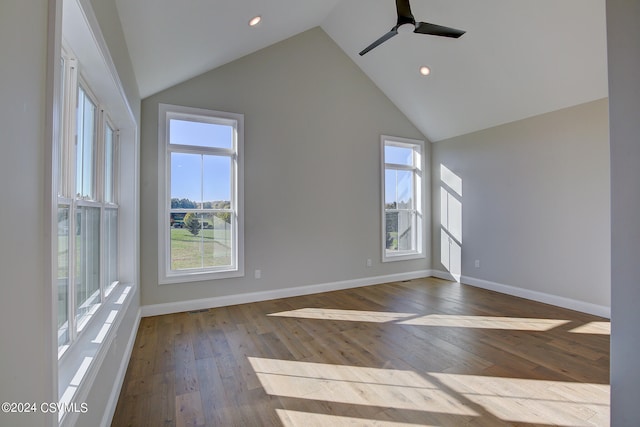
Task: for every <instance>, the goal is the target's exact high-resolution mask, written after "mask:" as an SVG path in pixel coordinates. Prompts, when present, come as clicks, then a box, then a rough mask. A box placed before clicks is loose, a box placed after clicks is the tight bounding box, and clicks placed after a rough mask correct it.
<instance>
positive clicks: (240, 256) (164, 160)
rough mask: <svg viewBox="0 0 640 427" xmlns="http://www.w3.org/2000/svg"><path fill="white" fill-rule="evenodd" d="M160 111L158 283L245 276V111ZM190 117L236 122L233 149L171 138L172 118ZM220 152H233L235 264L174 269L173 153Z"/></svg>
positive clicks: (165, 108) (171, 107) (164, 106)
mask: <svg viewBox="0 0 640 427" xmlns="http://www.w3.org/2000/svg"><path fill="white" fill-rule="evenodd" d="M158 110H159V115H158V283H159V284H161V285H162V284H172V283H182V282H194V281H206V280H215V279H226V278H232V277H242V276H244V115H243V114H237V113H229V112H223V111H215V110H208V109H202V108H192V107H185V106H179V105H170V104H159V108H158ZM171 119H188V120H195V121H202V122H206V123H216V124H225V125H232V126H233V127H234V129H235V132H234V133H235V135H234V144H233V145H234V146H233V147H232V148H231V149H226V148H211V147H199V146H191V145H175V144H170V141H169V121H170V120H171ZM172 152H183V153H185V152H186V153H194V154H219V155H226V156H229V157H230V158H231V160H232V162H231V163H232V167H231V174H232V177H231V186H232V189H231V191H232V195H231V199H232V200H231V204H232V206H231V209H232V222H233V225H232V234H231V238H232V240H233V242H232V248H233V251H232V261H231V266H221V267H207V268H200V269H197V268H194V269H188V270H186V269H185V270H172V269H171V259H170V257H171V246H170V245H171V235H170V233H171V228H170V219H169V218H170V212H171V153H172Z"/></svg>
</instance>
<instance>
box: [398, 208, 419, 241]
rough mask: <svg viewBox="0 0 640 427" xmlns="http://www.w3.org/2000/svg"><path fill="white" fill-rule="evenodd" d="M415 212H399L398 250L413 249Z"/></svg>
mask: <svg viewBox="0 0 640 427" xmlns="http://www.w3.org/2000/svg"><path fill="white" fill-rule="evenodd" d="M414 219H415V214H414V213H413V212H398V250H399V251H412V250H414V249H415V247H414V245H413V241H414V239H413V235H414V231H413V230H414V227H413V223H414Z"/></svg>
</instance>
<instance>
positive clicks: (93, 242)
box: [75, 206, 100, 330]
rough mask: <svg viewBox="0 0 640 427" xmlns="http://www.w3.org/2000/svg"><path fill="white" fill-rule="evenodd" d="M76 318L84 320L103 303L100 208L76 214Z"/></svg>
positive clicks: (80, 210)
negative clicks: (101, 293)
mask: <svg viewBox="0 0 640 427" xmlns="http://www.w3.org/2000/svg"><path fill="white" fill-rule="evenodd" d="M75 234H76V236H75V241H76V268H75V270H76V271H75V286H76V293H75V294H76V316H77V318H78V329H79V330H80V329H81V328H82V320H84V319H87V318H88V315H91V314H93V312H94V310H95V309H96V308H97V307H98V304H99V303H100V208H94V207H86V206H80V207H78V210H77V212H76V233H75Z"/></svg>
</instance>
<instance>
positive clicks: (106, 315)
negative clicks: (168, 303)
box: [58, 284, 135, 425]
mask: <svg viewBox="0 0 640 427" xmlns="http://www.w3.org/2000/svg"><path fill="white" fill-rule="evenodd" d="M134 293H135V288H134V286H133V285H126V284H120V285H117V286H116V287H115V288H114V289H113V290H112V291H111V292H110V294H109V296H108V297H107V298H106V301H105V302H104V303H103V304H102V305H101V307H100V308H99V309H98V310H96V312H95V314H94V315H93V316H92V318H91V319H90V320H88V322H87V324H86V326H85V327H84V329H83V331H82V333H81V334H80V335H79V336H78V338H77V339H76V341H75V342H74V343H73V344H72V345H71V346H69V347H68V348H67V349H66V350H65V351H64V352H63V353H61V354H60V357H59V360H58V400H59V403H60V404H61V405H72V404H74V403H75V404H76V405H75V407H77V408H80V407H81V406H80V405H81V404H82V403H83V399H86V397H87V393H88V391H89V390H90V389H91V384H92V383H93V381H94V379H95V377H96V375H97V373H98V371H99V370H100V366H101V365H102V362H103V360H104V358H105V356H106V354H107V352H108V351H109V348H110V347H111V343H112V341H113V340H114V338H115V336H116V331H117V330H118V327H119V326H120V322H121V321H122V318H123V316H124V313H125V312H126V311H127V309H128V307H129V303H130V302H131V299H132V296H133V294H134ZM66 407H69V406H66ZM77 415H78V414H77V413H65V412H64V411H60V412H59V413H58V422H59V424H60V425H72V424H73V422H74V420H73V419H75V417H77ZM72 418H73V419H72Z"/></svg>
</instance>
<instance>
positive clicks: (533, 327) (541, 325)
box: [269, 308, 569, 332]
mask: <svg viewBox="0 0 640 427" xmlns="http://www.w3.org/2000/svg"><path fill="white" fill-rule="evenodd" d="M269 316H279V317H295V318H300V319H314V320H339V321H345V322H369V323H395V324H398V325H413V326H444V327H455V328H476V329H504V330H519V331H539V332H542V331H548V330H550V329H553V328H557V327H558V326H562V325H564V324H566V323H569V321H568V320H559V319H536V318H526V317H525V318H519V317H495V316H461V315H460V316H459V315H450V314H427V315H420V314H415V313H393V312H385V311H360V310H340V309H332V308H300V309H298V310H290V311H283V312H280V313H272V314H269Z"/></svg>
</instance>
